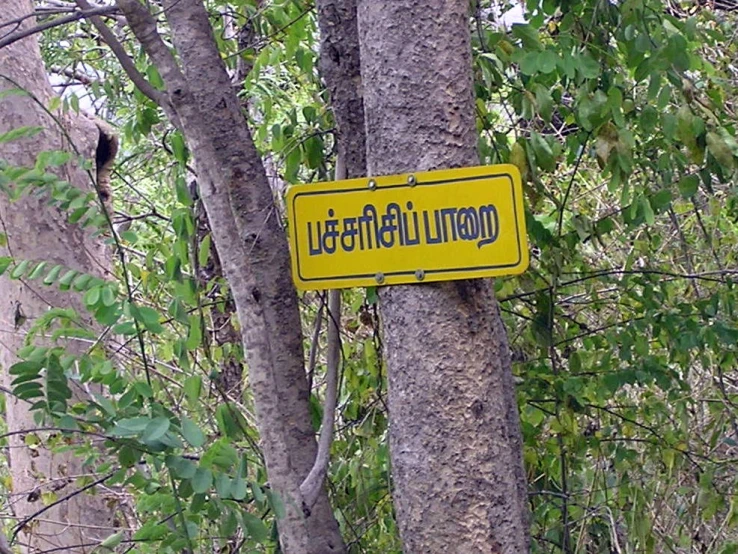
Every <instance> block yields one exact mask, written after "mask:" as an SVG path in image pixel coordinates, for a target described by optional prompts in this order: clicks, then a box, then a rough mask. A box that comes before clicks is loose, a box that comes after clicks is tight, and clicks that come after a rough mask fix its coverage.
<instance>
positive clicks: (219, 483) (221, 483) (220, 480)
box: [215, 473, 231, 499]
mask: <svg viewBox="0 0 738 554" xmlns="http://www.w3.org/2000/svg"><path fill="white" fill-rule="evenodd" d="M215 490H216V492H217V493H218V496H220V497H221V498H222V499H228V498H230V497H231V478H230V477H228V475H226V474H225V473H221V474H219V475H218V477H217V478H216V479H215Z"/></svg>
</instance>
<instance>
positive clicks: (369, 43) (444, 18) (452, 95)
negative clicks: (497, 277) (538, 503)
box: [358, 0, 529, 554]
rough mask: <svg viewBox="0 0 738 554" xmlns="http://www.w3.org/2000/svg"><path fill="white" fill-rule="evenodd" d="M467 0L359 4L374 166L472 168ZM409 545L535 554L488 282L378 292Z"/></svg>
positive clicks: (395, 462)
mask: <svg viewBox="0 0 738 554" xmlns="http://www.w3.org/2000/svg"><path fill="white" fill-rule="evenodd" d="M468 9H469V2H468V0H413V1H410V0H401V1H400V0H359V12H358V13H359V34H360V40H361V67H362V81H363V90H364V109H365V112H366V131H367V163H368V168H369V173H370V175H385V174H393V173H402V172H411V171H423V170H431V169H436V168H444V167H462V166H472V165H477V164H478V158H477V154H476V142H477V133H476V127H475V116H474V98H473V92H472V91H473V88H472V67H471V52H470V33H469V18H468V13H467V11H468ZM380 309H381V315H382V322H383V327H384V336H385V347H386V355H387V362H388V366H389V369H388V371H389V409H390V448H391V455H392V470H393V482H394V500H395V506H396V513H397V521H398V525H399V528H400V534H401V538H402V540H403V543H404V547H405V552H408V553H418V554H420V553H427V552H464V553H465V554H467V553H468V554H472V553H505V554H523V553H525V552H528V549H529V538H528V520H527V509H526V484H525V474H524V471H523V466H522V459H521V457H522V452H521V451H522V444H521V442H522V441H521V435H520V428H519V420H518V413H517V405H516V400H515V390H514V385H513V379H512V372H511V366H510V354H509V349H508V344H507V338H506V335H505V330H504V328H503V326H502V322H501V319H500V315H499V310H498V307H497V304H496V300H495V297H494V289H493V285H492V282H491V281H489V280H473V281H457V282H450V283H440V284H426V285H413V286H398V287H389V288H384V289H381V292H380Z"/></svg>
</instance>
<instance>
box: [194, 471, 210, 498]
mask: <svg viewBox="0 0 738 554" xmlns="http://www.w3.org/2000/svg"><path fill="white" fill-rule="evenodd" d="M191 481H192V490H193V491H194V492H195V493H205V492H207V491H209V490H210V487H211V486H212V485H213V472H212V471H210V470H209V469H204V468H202V467H198V468H197V470H196V471H195V475H194V476H193V477H192V480H191Z"/></svg>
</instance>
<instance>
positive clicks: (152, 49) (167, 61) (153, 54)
mask: <svg viewBox="0 0 738 554" xmlns="http://www.w3.org/2000/svg"><path fill="white" fill-rule="evenodd" d="M116 3H117V5H118V7H119V8H120V10H121V11H122V12H123V14H124V15H125V17H126V20H127V21H128V25H129V26H130V27H131V31H133V34H134V35H135V36H136V38H137V39H138V41H139V42H140V43H141V46H143V49H144V50H145V51H146V53H147V54H148V55H149V57H150V58H151V61H152V62H154V65H156V67H157V69H158V70H159V72H160V73H161V76H162V78H163V79H164V82H165V83H166V84H167V86H169V87H171V86H172V84H178V86H179V85H180V84H184V82H185V79H184V76H183V75H182V72H181V71H180V69H179V66H178V65H177V60H175V59H174V56H173V55H172V53H171V52H170V51H169V48H168V47H167V45H166V44H164V41H163V40H162V39H161V36H160V35H159V31H158V30H157V28H156V20H155V19H154V17H153V16H152V15H151V13H150V12H149V11H148V10H147V9H146V7H145V6H144V5H143V4H141V3H140V2H138V0H117V2H116Z"/></svg>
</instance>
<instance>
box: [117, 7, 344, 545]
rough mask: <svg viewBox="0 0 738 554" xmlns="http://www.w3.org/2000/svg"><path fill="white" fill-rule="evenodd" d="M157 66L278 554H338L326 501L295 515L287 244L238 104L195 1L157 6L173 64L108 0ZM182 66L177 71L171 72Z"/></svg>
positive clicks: (297, 338)
mask: <svg viewBox="0 0 738 554" xmlns="http://www.w3.org/2000/svg"><path fill="white" fill-rule="evenodd" d="M117 4H118V6H119V7H120V8H121V10H122V11H123V12H124V13H125V15H126V18H127V20H128V23H129V25H130V26H131V29H132V30H133V32H134V33H135V35H136V37H137V38H138V39H139V41H141V44H142V46H143V47H144V49H145V50H146V52H147V54H148V55H149V56H150V57H151V58H152V61H153V62H154V63H155V64H156V65H157V67H158V69H159V73H160V74H161V75H162V77H163V78H164V82H165V84H166V87H167V91H166V94H167V99H168V100H169V102H171V105H172V107H173V109H174V111H175V112H176V116H177V117H178V120H179V123H180V124H181V128H182V131H183V133H184V136H185V138H186V140H187V144H188V146H189V147H190V150H191V151H192V154H193V157H194V159H195V162H196V164H197V169H198V183H199V184H200V192H201V196H202V200H203V203H204V205H205V209H206V211H207V214H208V219H209V221H210V224H211V228H212V231H213V237H214V239H215V244H216V246H217V248H218V252H219V253H220V256H221V261H222V262H223V267H224V269H225V274H226V277H227V279H228V282H229V285H230V288H231V291H232V293H233V297H234V300H235V303H236V309H237V313H238V318H239V321H240V323H241V333H242V340H243V345H244V351H245V354H246V360H247V363H248V376H249V383H250V387H251V391H252V393H253V398H254V405H255V408H256V415H257V421H258V426H259V433H260V436H261V445H262V448H263V452H264V457H265V459H266V465H267V472H268V475H269V481H270V484H271V485H272V487H273V488H274V489H275V490H276V491H277V492H278V493H279V494H280V495H281V497H282V499H283V500H284V504H285V512H286V514H285V517H284V518H282V519H280V520H279V522H278V525H279V533H280V542H281V545H282V550H283V552H285V554H331V553H338V552H344V551H345V547H344V544H343V540H342V538H341V535H340V532H339V529H338V524H337V522H336V520H335V519H334V517H333V513H332V510H331V506H330V502H329V500H328V495H327V494H326V492H325V489H321V492H320V495H319V497H318V500H317V501H316V503H315V504H314V505H313V506H312V507H310V509H304V506H303V499H302V496H301V493H300V484H301V483H302V481H303V480H304V479H305V477H306V476H307V475H308V473H309V472H310V469H311V468H312V466H313V461H314V460H315V455H316V450H317V446H316V442H315V432H314V430H313V428H312V425H311V419H310V413H309V405H308V394H309V391H308V386H307V378H306V375H305V369H304V353H303V337H302V331H301V325H300V314H299V308H298V303H297V296H296V293H295V290H294V287H293V285H292V280H291V277H290V262H289V252H288V249H287V238H286V235H285V233H284V231H283V230H282V228H281V227H280V224H279V221H278V212H277V210H276V208H275V205H274V200H273V197H272V192H271V190H270V187H269V183H268V180H267V176H266V173H265V171H264V167H263V164H262V162H261V159H260V157H259V154H258V152H257V150H256V147H255V146H254V142H253V139H252V137H251V133H250V131H249V129H248V127H247V124H246V120H245V118H244V115H243V113H242V111H241V106H240V102H239V100H238V98H237V96H236V93H235V91H234V90H233V87H232V85H231V82H230V78H229V76H228V74H227V72H226V70H225V67H224V65H223V62H222V59H221V56H220V53H219V52H218V49H217V45H216V43H215V39H214V37H213V30H212V27H211V25H210V22H209V20H208V14H207V12H206V10H205V8H204V6H203V5H202V2H201V1H200V0H165V1H164V2H163V7H164V15H165V17H166V19H167V21H168V23H169V25H170V27H171V29H172V41H173V44H174V46H175V48H176V50H177V55H178V58H177V60H175V59H174V57H173V56H172V55H171V53H170V50H169V48H168V46H167V45H165V44H164V42H163V41H162V40H161V38H160V37H159V35H158V33H157V31H156V22H155V20H154V18H153V16H152V15H151V13H149V12H148V11H146V10H147V9H146V8H145V7H144V6H143V5H142V4H141V3H139V2H138V0H117ZM179 63H181V67H180V66H179Z"/></svg>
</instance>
